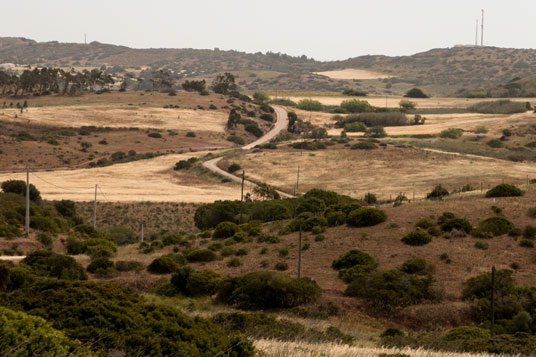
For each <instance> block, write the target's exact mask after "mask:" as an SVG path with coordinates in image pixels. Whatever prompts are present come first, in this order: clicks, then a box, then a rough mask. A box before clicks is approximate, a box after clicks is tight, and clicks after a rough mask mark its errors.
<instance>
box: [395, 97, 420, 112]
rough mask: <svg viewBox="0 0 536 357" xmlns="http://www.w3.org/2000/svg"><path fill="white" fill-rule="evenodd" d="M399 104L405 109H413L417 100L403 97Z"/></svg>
mask: <svg viewBox="0 0 536 357" xmlns="http://www.w3.org/2000/svg"><path fill="white" fill-rule="evenodd" d="M398 105H400V109H402V110H403V111H407V110H413V109H415V107H416V106H417V104H415V102H412V101H409V100H406V99H402V100H401V101H400V103H398Z"/></svg>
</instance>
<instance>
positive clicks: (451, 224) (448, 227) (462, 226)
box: [441, 218, 473, 233]
mask: <svg viewBox="0 0 536 357" xmlns="http://www.w3.org/2000/svg"><path fill="white" fill-rule="evenodd" d="M441 229H442V230H443V231H445V232H450V231H452V230H453V229H457V230H458V231H464V232H465V233H471V231H472V230H473V226H472V225H471V223H469V221H468V220H466V219H465V218H452V219H449V220H448V221H446V222H445V223H443V224H442V225H441Z"/></svg>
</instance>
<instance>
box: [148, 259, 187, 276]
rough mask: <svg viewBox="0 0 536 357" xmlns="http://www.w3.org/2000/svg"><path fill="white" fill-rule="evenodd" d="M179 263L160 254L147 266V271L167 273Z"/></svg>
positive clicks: (172, 270) (171, 271)
mask: <svg viewBox="0 0 536 357" xmlns="http://www.w3.org/2000/svg"><path fill="white" fill-rule="evenodd" d="M178 266H179V264H177V262H176V261H175V260H173V259H171V258H170V257H166V256H162V257H159V258H156V259H155V260H153V261H152V262H151V264H149V265H148V266H147V271H148V272H150V273H153V274H169V273H173V272H174V271H175V269H177V268H178Z"/></svg>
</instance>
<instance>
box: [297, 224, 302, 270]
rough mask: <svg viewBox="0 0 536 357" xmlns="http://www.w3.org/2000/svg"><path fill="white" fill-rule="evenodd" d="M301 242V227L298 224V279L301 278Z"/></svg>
mask: <svg viewBox="0 0 536 357" xmlns="http://www.w3.org/2000/svg"><path fill="white" fill-rule="evenodd" d="M301 241H302V227H301V224H300V234H299V235H298V279H299V278H301Z"/></svg>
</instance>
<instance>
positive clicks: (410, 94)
mask: <svg viewBox="0 0 536 357" xmlns="http://www.w3.org/2000/svg"><path fill="white" fill-rule="evenodd" d="M404 97H406V98H429V96H428V95H427V94H425V93H424V92H423V91H422V89H419V88H412V89H410V90H408V91H407V92H406V94H405V95H404Z"/></svg>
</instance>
